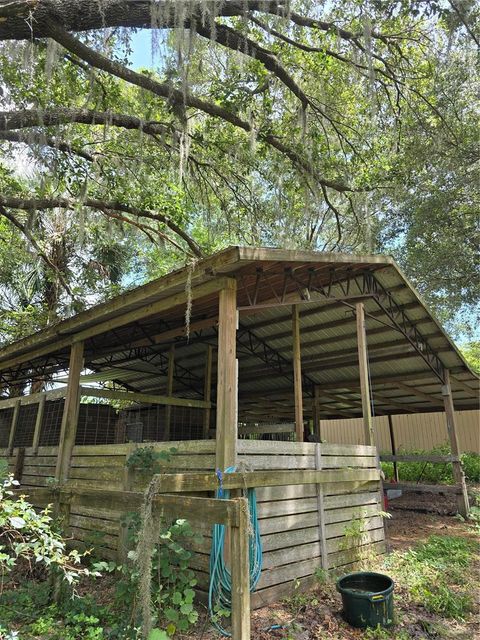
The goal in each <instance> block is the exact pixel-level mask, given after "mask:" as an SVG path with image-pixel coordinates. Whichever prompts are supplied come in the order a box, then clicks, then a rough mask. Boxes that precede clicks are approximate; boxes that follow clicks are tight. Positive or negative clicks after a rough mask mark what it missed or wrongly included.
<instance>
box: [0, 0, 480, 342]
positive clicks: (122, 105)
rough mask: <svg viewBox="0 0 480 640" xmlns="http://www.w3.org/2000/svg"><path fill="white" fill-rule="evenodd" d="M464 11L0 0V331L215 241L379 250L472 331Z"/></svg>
mask: <svg viewBox="0 0 480 640" xmlns="http://www.w3.org/2000/svg"><path fill="white" fill-rule="evenodd" d="M479 14H480V10H479V7H478V5H477V4H476V3H475V2H473V1H470V0H465V1H463V2H461V3H460V2H459V0H455V2H453V1H452V2H450V1H448V2H436V1H434V0H431V1H430V0H427V1H426V2H417V1H413V2H409V1H406V0H405V1H401V2H388V1H384V0H369V1H366V2H358V1H356V0H347V1H342V2H339V1H336V0H334V1H333V2H327V3H319V2H314V1H311V0H291V1H290V2H289V1H288V0H261V1H251V0H221V1H218V0H198V1H197V0H189V1H183V0H176V1H170V0H160V1H150V0H149V1H148V2H147V1H143V0H75V1H74V0H0V77H1V79H2V80H1V84H0V88H1V97H0V99H1V102H2V106H1V109H2V110H1V112H0V149H1V156H0V265H1V266H0V292H1V296H2V305H1V306H2V312H1V317H0V334H1V336H2V338H3V339H12V338H15V337H19V336H21V335H23V334H25V333H28V332H31V331H32V330H34V329H36V328H39V327H41V326H44V325H45V324H46V323H49V322H54V321H55V320H56V319H57V318H60V317H63V316H65V315H68V314H71V313H73V312H75V311H78V310H80V309H82V308H83V307H85V306H87V305H89V304H91V303H93V302H95V301H96V300H99V299H102V298H104V297H108V296H111V295H112V294H113V293H115V292H117V291H119V290H121V289H122V288H125V287H128V286H132V285H133V284H136V283H139V282H141V281H143V280H145V279H149V278H151V277H154V276H156V275H160V274H161V273H163V272H165V271H166V270H168V269H169V268H171V267H172V266H173V265H175V264H177V263H179V262H183V263H184V262H185V261H186V260H187V261H192V260H195V259H197V258H199V257H201V256H203V255H206V254H208V253H211V252H213V251H215V250H216V249H218V248H221V247H223V246H225V245H228V244H232V243H241V244H251V245H277V246H284V247H288V248H291V247H301V248H309V249H318V250H341V251H357V252H381V251H383V252H388V253H393V254H394V255H395V256H396V257H397V258H398V259H399V261H400V263H401V264H402V266H403V267H404V268H405V270H406V272H407V275H409V276H410V278H411V279H412V280H413V281H414V283H415V284H416V285H417V286H418V287H419V288H420V290H421V292H422V293H423V294H424V295H425V297H426V298H427V301H428V302H430V303H431V304H432V305H434V307H435V309H436V310H437V312H438V313H440V314H441V315H442V316H443V319H448V318H452V317H454V316H455V314H456V313H457V312H458V311H459V310H463V311H465V310H466V318H467V321H466V324H467V325H470V326H471V325H472V324H473V323H472V316H471V309H472V308H473V305H474V303H475V297H476V292H477V290H478V283H479V272H478V266H477V260H476V257H477V246H478V235H479V231H478V214H477V211H478V202H479V198H478V184H479V180H478V177H479V176H478V162H479V148H478V131H477V128H476V127H477V119H478V101H477V99H476V97H475V87H476V86H478V85H477V82H478V67H477V66H476V50H477V47H478V44H479V36H478V34H479V29H478V25H479ZM137 32H139V33H140V36H138V35H136V34H137ZM148 34H150V35H148ZM139 37H142V38H144V39H145V40H146V39H147V38H149V41H150V42H149V45H150V48H151V55H150V56H149V58H150V59H149V60H146V63H145V66H144V68H141V69H133V68H132V65H131V63H130V60H131V53H132V46H134V43H137V42H138V39H139ZM467 328H468V327H467Z"/></svg>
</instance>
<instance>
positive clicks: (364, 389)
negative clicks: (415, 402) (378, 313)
mask: <svg viewBox="0 0 480 640" xmlns="http://www.w3.org/2000/svg"><path fill="white" fill-rule="evenodd" d="M355 309H356V315H357V346H358V364H359V369H360V391H361V395H362V414H363V428H364V432H365V444H367V445H374V444H375V436H374V432H373V421H372V407H371V405H370V380H369V375H368V357H367V334H366V331H365V309H364V306H363V302H357V304H356V305H355Z"/></svg>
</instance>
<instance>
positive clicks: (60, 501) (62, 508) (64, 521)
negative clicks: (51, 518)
mask: <svg viewBox="0 0 480 640" xmlns="http://www.w3.org/2000/svg"><path fill="white" fill-rule="evenodd" d="M71 500H72V494H71V493H70V492H65V491H58V494H57V496H56V515H57V518H58V519H59V520H60V521H61V526H62V531H63V536H64V537H65V538H67V537H68V531H67V529H68V527H69V526H70V506H71V505H70V502H71ZM62 584H63V579H62V576H61V575H60V574H59V573H57V575H55V577H54V579H53V601H54V602H55V604H58V603H59V602H60V599H61V595H62Z"/></svg>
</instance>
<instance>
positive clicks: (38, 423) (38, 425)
mask: <svg viewBox="0 0 480 640" xmlns="http://www.w3.org/2000/svg"><path fill="white" fill-rule="evenodd" d="M46 399H47V397H46V394H42V396H41V398H40V401H39V403H38V408H37V417H36V418H35V430H34V432H33V442H32V449H33V455H34V456H36V455H37V453H38V445H39V443H40V434H41V431H42V424H43V414H44V413H45V402H46Z"/></svg>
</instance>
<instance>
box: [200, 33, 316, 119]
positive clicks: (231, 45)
mask: <svg viewBox="0 0 480 640" xmlns="http://www.w3.org/2000/svg"><path fill="white" fill-rule="evenodd" d="M195 30H196V31H197V33H199V34H200V35H201V36H203V37H204V38H207V39H209V40H214V41H215V42H217V43H219V44H221V45H222V46H224V47H226V48H228V49H232V50H233V51H239V52H240V53H243V54H244V55H246V56H249V57H250V58H254V59H255V60H259V61H260V62H261V63H262V64H263V66H264V67H265V68H266V69H268V70H269V71H271V72H272V73H273V74H274V75H275V76H276V77H277V78H278V79H279V80H281V82H283V84H284V85H285V86H286V87H287V88H288V89H290V91H291V92H292V93H293V94H294V95H295V96H297V98H298V99H299V100H300V102H301V103H302V104H303V106H304V107H306V106H307V105H308V104H309V99H308V96H307V95H306V94H305V92H304V91H303V90H302V89H301V88H300V87H299V86H298V84H297V83H296V82H295V80H294V79H293V78H292V77H291V76H290V74H289V73H288V72H287V70H286V69H285V68H284V67H283V66H282V65H281V64H280V61H279V60H278V58H277V56H276V55H275V54H274V53H273V52H272V51H269V50H268V49H265V48H264V47H262V46H260V45H259V44H257V43H256V42H254V41H253V40H251V39H250V38H247V37H246V36H244V35H243V34H241V33H239V32H238V31H236V30H235V29H232V28H231V27H229V26H227V25H225V24H219V23H215V32H213V29H212V27H211V25H210V23H209V22H208V21H205V23H202V22H199V23H197V22H196V23H195Z"/></svg>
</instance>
